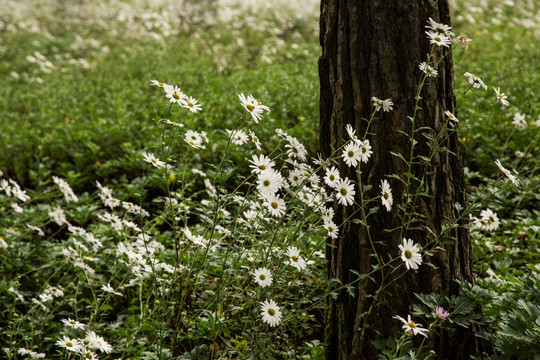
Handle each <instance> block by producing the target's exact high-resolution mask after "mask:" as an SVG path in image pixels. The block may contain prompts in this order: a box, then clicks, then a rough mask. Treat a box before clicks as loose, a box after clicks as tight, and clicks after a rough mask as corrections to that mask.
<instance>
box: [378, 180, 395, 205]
mask: <svg viewBox="0 0 540 360" xmlns="http://www.w3.org/2000/svg"><path fill="white" fill-rule="evenodd" d="M379 186H380V188H381V201H382V204H383V206H384V207H386V211H390V210H392V204H393V203H394V200H393V199H392V189H390V184H389V183H388V181H386V180H385V179H384V180H381V185H379Z"/></svg>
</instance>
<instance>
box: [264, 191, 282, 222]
mask: <svg viewBox="0 0 540 360" xmlns="http://www.w3.org/2000/svg"><path fill="white" fill-rule="evenodd" d="M263 206H265V207H266V208H267V209H268V211H270V214H271V215H272V216H275V217H281V216H283V214H285V211H286V207H285V201H284V200H283V199H282V198H280V197H279V195H277V194H270V195H266V196H265V201H264V203H263Z"/></svg>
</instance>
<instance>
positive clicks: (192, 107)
mask: <svg viewBox="0 0 540 360" xmlns="http://www.w3.org/2000/svg"><path fill="white" fill-rule="evenodd" d="M182 107H185V108H186V109H188V110H189V111H191V112H192V113H197V112H198V111H201V110H202V106H201V105H200V104H197V100H195V99H194V98H192V97H191V96H189V97H188V96H186V98H185V99H184V103H183V104H182Z"/></svg>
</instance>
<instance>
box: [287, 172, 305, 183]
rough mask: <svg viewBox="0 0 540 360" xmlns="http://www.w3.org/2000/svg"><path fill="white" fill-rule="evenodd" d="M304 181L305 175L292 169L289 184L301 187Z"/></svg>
mask: <svg viewBox="0 0 540 360" xmlns="http://www.w3.org/2000/svg"><path fill="white" fill-rule="evenodd" d="M304 179H305V176H304V173H303V172H302V171H301V170H300V169H292V170H291V171H290V172H289V182H290V183H291V185H293V186H299V185H301V184H302V181H304Z"/></svg>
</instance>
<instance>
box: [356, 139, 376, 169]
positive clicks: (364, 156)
mask: <svg viewBox="0 0 540 360" xmlns="http://www.w3.org/2000/svg"><path fill="white" fill-rule="evenodd" d="M358 145H359V146H360V160H361V161H362V162H363V163H367V162H368V160H369V158H370V156H371V154H373V151H371V145H370V143H369V140H367V139H366V140H364V141H360V142H359V144H358Z"/></svg>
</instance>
